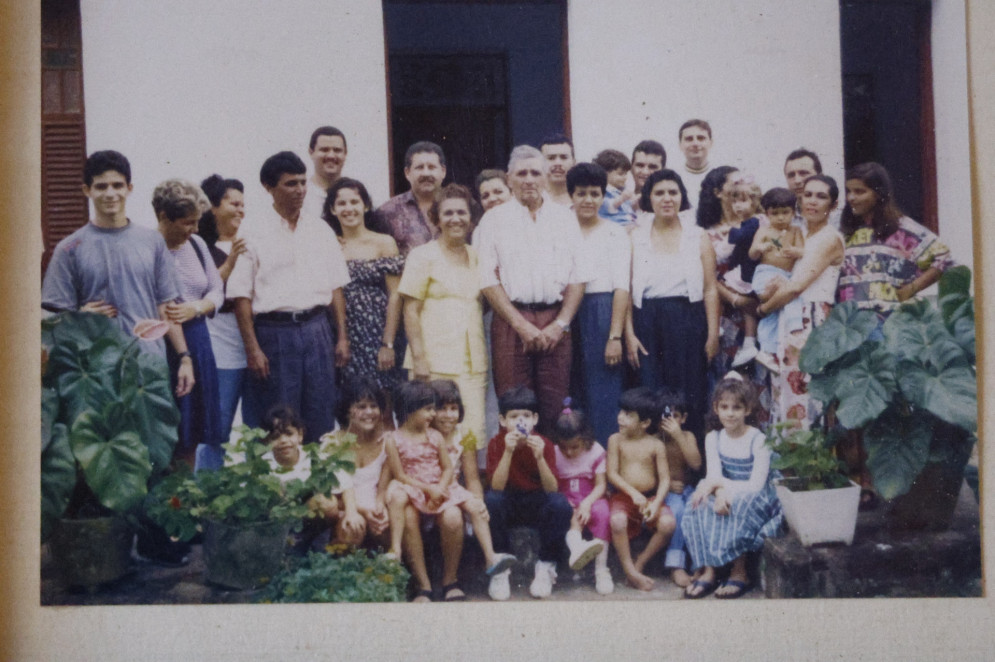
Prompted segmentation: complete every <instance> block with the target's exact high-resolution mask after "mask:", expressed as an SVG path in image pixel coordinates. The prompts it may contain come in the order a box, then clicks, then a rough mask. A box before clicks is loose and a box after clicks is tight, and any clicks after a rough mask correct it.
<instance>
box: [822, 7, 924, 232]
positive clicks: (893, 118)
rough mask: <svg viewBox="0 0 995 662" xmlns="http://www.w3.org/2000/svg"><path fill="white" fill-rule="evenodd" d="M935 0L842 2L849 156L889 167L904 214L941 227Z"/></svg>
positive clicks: (851, 160) (848, 161)
mask: <svg viewBox="0 0 995 662" xmlns="http://www.w3.org/2000/svg"><path fill="white" fill-rule="evenodd" d="M931 10H932V7H931V3H930V2H929V0H841V1H840V26H841V28H840V45H841V53H842V71H843V135H844V159H845V162H846V167H847V168H849V167H851V166H853V165H856V164H858V163H863V162H865V161H877V162H879V163H881V164H882V165H883V166H884V167H885V168H887V169H888V172H889V174H890V175H891V178H892V183H893V185H894V188H895V197H896V199H897V201H898V203H899V205H900V206H901V207H902V209H903V211H905V213H906V214H908V215H909V216H910V217H912V218H914V219H916V220H919V221H920V222H921V223H922V224H923V225H925V226H926V227H928V228H930V229H932V230H934V231H935V230H937V219H936V150H935V144H934V138H933V130H934V122H933V92H932V67H931V58H932V54H931V52H930V15H931Z"/></svg>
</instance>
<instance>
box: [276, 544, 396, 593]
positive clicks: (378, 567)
mask: <svg viewBox="0 0 995 662" xmlns="http://www.w3.org/2000/svg"><path fill="white" fill-rule="evenodd" d="M409 579H410V575H409V574H408V571H407V570H405V569H404V566H403V565H401V564H400V562H398V561H397V560H395V559H391V558H388V557H387V556H385V555H383V554H376V553H373V552H368V551H366V550H363V549H357V550H354V551H353V552H351V553H349V554H347V555H344V556H334V555H332V554H323V553H318V552H310V553H308V555H307V556H306V557H302V558H299V557H291V558H290V559H288V561H287V567H286V569H285V570H284V571H283V572H281V573H280V574H278V575H277V576H275V577H274V578H273V579H272V581H271V582H270V583H269V584H268V585H267V586H266V588H265V589H264V590H263V591H262V592H261V593H260V595H259V601H260V602H267V603H270V602H403V601H404V595H405V591H406V589H407V585H408V580H409Z"/></svg>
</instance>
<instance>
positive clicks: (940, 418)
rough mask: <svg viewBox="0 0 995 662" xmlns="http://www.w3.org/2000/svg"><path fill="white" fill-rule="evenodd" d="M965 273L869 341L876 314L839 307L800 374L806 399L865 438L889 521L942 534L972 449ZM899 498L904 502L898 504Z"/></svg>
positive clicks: (806, 354)
mask: <svg viewBox="0 0 995 662" xmlns="http://www.w3.org/2000/svg"><path fill="white" fill-rule="evenodd" d="M970 285H971V273H970V270H968V269H967V267H954V268H952V269H950V270H948V271H947V272H946V273H945V274H944V275H943V277H942V278H941V279H940V283H939V298H938V301H937V302H936V303H935V304H934V303H932V302H931V301H929V300H925V299H923V300H917V301H914V302H909V303H906V304H904V305H902V306H901V307H900V308H899V309H898V310H896V311H895V312H893V313H892V314H891V315H890V316H889V317H888V319H887V320H886V321H885V322H884V324H883V326H882V327H881V332H882V333H881V334H877V333H875V331H876V329H877V326H878V317H877V314H876V313H874V312H872V311H867V310H860V309H858V308H857V307H856V305H854V304H853V303H852V302H847V303H845V304H841V305H837V306H836V307H835V308H834V309H833V311H832V313H831V314H830V316H829V318H828V319H827V320H826V322H824V323H823V324H822V325H821V326H819V327H817V328H816V329H814V330H813V331H812V334H811V336H809V339H808V342H807V343H806V345H805V347H804V349H803V350H802V353H801V357H800V360H799V365H800V366H801V368H802V370H804V371H806V372H808V373H809V374H811V375H812V381H811V383H810V384H809V393H811V395H812V396H813V397H815V398H817V399H818V400H820V401H822V402H823V403H825V405H826V406H833V407H834V408H835V415H836V418H837V420H838V422H839V424H840V425H842V426H843V427H844V428H846V429H848V430H862V431H863V440H864V447H865V449H866V451H867V468H868V470H869V471H870V474H871V477H872V478H873V481H874V487H875V489H877V491H878V493H879V494H880V495H881V496H882V497H884V498H885V499H896V498H897V497H901V498H900V499H897V500H896V501H895V502H894V504H893V508H892V515H893V521H895V522H896V523H898V525H900V526H906V527H908V528H921V527H926V526H929V527H931V528H936V529H945V528H947V527H948V526H949V523H950V519H951V516H952V514H953V509H954V506H955V505H956V501H957V496H958V493H959V491H960V485H961V482H962V480H963V474H964V467H965V466H966V464H967V461H968V459H969V458H970V455H971V450H972V448H973V446H974V444H975V442H976V440H977V439H976V437H975V432H976V430H977V424H978V402H977V382H976V377H975V331H974V298H973V297H972V296H971V294H970ZM903 495H905V496H903Z"/></svg>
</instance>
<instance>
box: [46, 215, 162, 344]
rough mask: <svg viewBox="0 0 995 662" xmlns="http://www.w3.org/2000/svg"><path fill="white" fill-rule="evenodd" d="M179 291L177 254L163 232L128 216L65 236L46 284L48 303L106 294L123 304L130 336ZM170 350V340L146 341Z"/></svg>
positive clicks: (53, 306) (73, 304)
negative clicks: (119, 222) (117, 224)
mask: <svg viewBox="0 0 995 662" xmlns="http://www.w3.org/2000/svg"><path fill="white" fill-rule="evenodd" d="M178 296H179V290H178V288H177V281H176V268H175V266H174V260H173V256H172V255H170V254H169V251H168V250H167V248H166V242H165V241H164V240H163V238H162V235H161V234H159V233H158V232H157V231H155V230H152V229H150V228H143V227H137V226H135V224H134V223H131V222H130V221H129V222H128V225H126V226H124V227H123V228H102V227H98V226H96V225H94V224H93V223H87V224H86V225H84V226H83V227H81V228H80V229H79V230H77V231H76V232H74V233H72V234H71V235H69V236H68V237H66V238H65V239H63V240H62V241H60V242H59V244H58V245H57V246H56V247H55V251H54V252H53V253H52V261H51V262H49V264H48V270H47V271H46V272H45V279H44V281H43V282H42V287H41V301H42V306H44V307H45V308H47V309H49V310H79V308H80V307H82V306H83V305H84V304H86V303H88V302H90V301H95V300H98V299H103V300H104V301H106V302H107V303H110V304H111V305H113V306H114V307H115V308H117V318H116V320H117V322H118V324H119V325H120V326H121V328H122V329H123V330H124V332H125V333H127V334H128V335H129V336H130V335H132V329H133V328H134V326H135V323H136V322H138V321H139V320H142V319H159V311H158V306H159V304H161V303H165V302H167V301H172V300H173V299H176V298H177V297H178ZM140 345H141V346H142V347H143V348H144V349H148V350H154V351H156V352H158V353H159V354H162V355H165V343H164V342H163V341H162V340H161V339H160V340H158V341H156V342H155V343H140Z"/></svg>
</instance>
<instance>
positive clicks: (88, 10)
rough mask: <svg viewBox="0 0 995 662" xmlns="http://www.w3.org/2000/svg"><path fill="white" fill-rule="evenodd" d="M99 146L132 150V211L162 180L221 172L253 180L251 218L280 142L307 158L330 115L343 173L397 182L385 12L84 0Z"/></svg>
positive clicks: (190, 0)
mask: <svg viewBox="0 0 995 662" xmlns="http://www.w3.org/2000/svg"><path fill="white" fill-rule="evenodd" d="M81 9H82V24H83V81H84V89H85V103H86V125H87V126H86V129H87V149H88V150H89V151H91V152H92V151H95V150H98V149H117V150H119V151H121V152H123V153H124V154H125V155H126V156H127V157H128V158H129V160H130V161H131V165H132V170H133V182H134V186H135V190H134V193H133V195H132V197H131V199H130V200H129V211H130V213H129V216H130V217H131V218H132V220H134V221H135V222H139V223H143V224H148V225H151V224H153V223H154V218H153V214H152V207H151V205H150V201H151V199H152V190H153V189H154V187H155V185H156V184H157V183H158V182H159V181H161V180H163V179H166V178H168V177H186V178H188V179H193V180H196V181H198V182H199V181H200V180H201V179H202V178H204V177H206V176H207V175H210V174H211V173H213V172H218V173H220V174H221V175H223V176H225V177H236V178H238V179H241V180H242V181H243V182H244V183H245V186H246V221H247V222H250V221H251V219H252V217H253V213H254V211H255V210H258V209H263V208H268V207H269V205H270V204H271V202H272V200H271V199H270V198H269V196H268V195H267V194H266V192H265V191H264V190H263V189H262V186H261V185H260V184H259V167H260V166H261V165H262V163H263V161H264V160H265V159H266V157H268V156H270V155H271V154H274V153H275V152H278V151H280V150H284V149H289V150H293V151H296V152H297V153H298V154H299V155H300V156H301V158H302V159H304V162H305V164H307V166H308V169H309V171H310V169H311V166H312V164H311V161H310V160H309V159H308V158H307V141H308V138H309V137H310V135H311V131H312V130H314V128H315V127H318V126H321V125H323V124H332V125H334V126H337V127H339V128H340V129H342V131H343V132H344V133H345V134H346V138H347V140H348V146H349V156H348V160H347V162H346V166H345V169H344V172H345V174H346V175H348V176H351V177H355V178H357V179H360V180H361V181H363V182H364V183H365V184H366V185H367V186H368V187H369V188H370V193H371V195H373V196H374V198H375V199H376V200H378V201H383V200H384V199H386V196H387V193H388V190H389V188H388V149H387V97H386V78H385V75H384V48H383V16H382V12H381V8H380V3H379V2H369V1H364V0H335V2H326V1H322V0H281V2H278V3H277V2H268V1H266V0H211V1H210V2H205V1H204V0H170V1H169V2H134V0H82V2H81Z"/></svg>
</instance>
